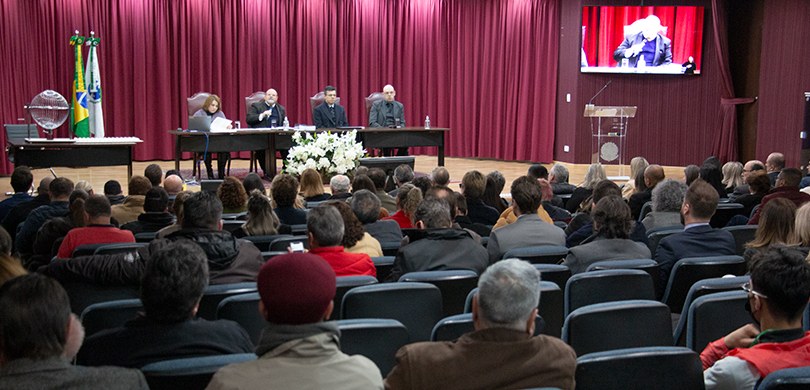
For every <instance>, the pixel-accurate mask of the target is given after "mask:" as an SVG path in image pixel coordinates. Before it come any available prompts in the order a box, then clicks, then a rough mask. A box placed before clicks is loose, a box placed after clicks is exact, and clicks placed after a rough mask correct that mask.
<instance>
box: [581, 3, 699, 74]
mask: <svg viewBox="0 0 810 390" xmlns="http://www.w3.org/2000/svg"><path fill="white" fill-rule="evenodd" d="M703 18H704V10H703V7H696V6H667V7H638V6H633V7H626V6H589V7H582V50H581V59H580V71H581V72H582V73H654V74H685V75H693V74H700V64H701V59H702V58H701V54H702V51H701V49H702V47H703Z"/></svg>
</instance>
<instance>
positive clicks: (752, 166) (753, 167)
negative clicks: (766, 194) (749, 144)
mask: <svg viewBox="0 0 810 390" xmlns="http://www.w3.org/2000/svg"><path fill="white" fill-rule="evenodd" d="M760 171H761V172H762V173H763V174H765V164H763V163H762V161H759V160H749V161H746V163H745V165H743V169H742V184H740V185H738V186H737V188H735V189H734V192H732V193H731V194H729V196H728V197H729V200H730V201H732V202H736V199H737V198H738V197H740V196H742V195H748V194H750V190H749V188H748V177H749V176H750V175H751V174H752V173H756V172H760ZM770 184H771V183H770V179H768V187H769V188H770Z"/></svg>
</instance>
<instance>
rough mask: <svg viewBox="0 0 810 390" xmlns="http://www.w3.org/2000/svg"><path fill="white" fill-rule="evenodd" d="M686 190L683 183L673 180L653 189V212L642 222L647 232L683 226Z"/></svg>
mask: <svg viewBox="0 0 810 390" xmlns="http://www.w3.org/2000/svg"><path fill="white" fill-rule="evenodd" d="M686 188H687V187H686V184H684V183H683V182H680V181H678V180H672V179H666V180H664V181H662V182H661V183H659V184H658V185H657V186H655V188H653V191H652V211H651V212H649V213H647V216H646V217H644V219H643V220H642V221H641V223H642V224H644V228H645V229H646V230H647V231H649V230H650V229H655V228H661V227H665V226H669V227H682V226H683V223H682V222H681V204H683V196H684V195H685V194H686Z"/></svg>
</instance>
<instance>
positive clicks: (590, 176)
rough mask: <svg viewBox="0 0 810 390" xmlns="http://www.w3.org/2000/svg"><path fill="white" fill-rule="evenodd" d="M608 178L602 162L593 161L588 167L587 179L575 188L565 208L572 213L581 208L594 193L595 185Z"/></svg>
mask: <svg viewBox="0 0 810 390" xmlns="http://www.w3.org/2000/svg"><path fill="white" fill-rule="evenodd" d="M605 179H607V175H606V174H605V168H604V167H603V166H602V164H600V163H593V164H591V166H589V167H588V172H587V173H586V174H585V180H583V181H582V184H580V185H579V187H577V188H576V189H575V190H574V193H572V194H571V198H570V199H568V202H567V203H566V204H565V208H566V209H567V210H568V212H570V213H575V212H576V211H577V210H579V208H580V205H581V204H582V202H584V201H585V200H586V199H588V197H590V196H591V194H592V193H593V187H594V186H596V184H597V183H599V182H600V181H602V180H605Z"/></svg>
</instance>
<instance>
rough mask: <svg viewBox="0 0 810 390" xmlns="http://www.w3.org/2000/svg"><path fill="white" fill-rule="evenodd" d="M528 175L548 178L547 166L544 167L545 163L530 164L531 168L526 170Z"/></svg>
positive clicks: (536, 177)
mask: <svg viewBox="0 0 810 390" xmlns="http://www.w3.org/2000/svg"><path fill="white" fill-rule="evenodd" d="M526 176H529V177H532V178H535V179H546V180H548V169H546V167H544V166H543V164H532V165H530V166H529V170H528V171H527V172H526Z"/></svg>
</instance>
